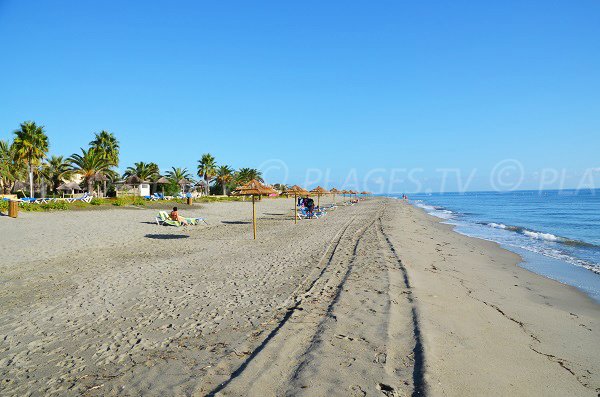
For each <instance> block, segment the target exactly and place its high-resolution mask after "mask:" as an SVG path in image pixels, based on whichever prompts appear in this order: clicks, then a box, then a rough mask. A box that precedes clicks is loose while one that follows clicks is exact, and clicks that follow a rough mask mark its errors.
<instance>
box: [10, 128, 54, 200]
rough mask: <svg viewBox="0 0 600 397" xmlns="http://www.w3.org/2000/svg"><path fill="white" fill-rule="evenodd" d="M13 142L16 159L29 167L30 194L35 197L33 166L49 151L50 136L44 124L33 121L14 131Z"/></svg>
mask: <svg viewBox="0 0 600 397" xmlns="http://www.w3.org/2000/svg"><path fill="white" fill-rule="evenodd" d="M14 134H15V140H14V142H13V145H14V146H15V148H14V156H15V158H14V159H15V161H17V162H20V161H22V162H25V163H26V164H27V166H28V167H29V195H30V197H33V167H34V166H36V165H39V164H40V162H41V160H42V159H43V158H44V157H46V153H47V152H48V136H47V135H46V133H45V132H44V127H43V126H38V125H37V124H36V123H35V122H33V121H26V122H24V123H21V128H20V129H18V130H16V131H15V132H14Z"/></svg>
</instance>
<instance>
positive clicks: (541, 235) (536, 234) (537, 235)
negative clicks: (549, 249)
mask: <svg viewBox="0 0 600 397" xmlns="http://www.w3.org/2000/svg"><path fill="white" fill-rule="evenodd" d="M481 224H482V225H486V226H489V227H491V228H494V229H503V230H508V231H511V232H515V233H519V234H522V235H523V236H527V237H530V238H532V239H535V240H544V241H549V242H554V243H561V244H566V245H570V246H574V247H590V248H600V247H598V246H597V245H595V244H591V243H588V242H585V241H580V240H573V239H570V238H567V237H561V236H556V235H554V234H552V233H545V232H540V231H536V230H530V229H527V228H524V227H520V226H509V225H505V224H503V223H496V222H490V223H481Z"/></svg>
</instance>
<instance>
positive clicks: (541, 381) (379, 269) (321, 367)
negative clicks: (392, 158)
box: [0, 199, 600, 396]
mask: <svg viewBox="0 0 600 397" xmlns="http://www.w3.org/2000/svg"><path fill="white" fill-rule="evenodd" d="M291 207H292V201H291V200H263V201H262V202H260V203H258V206H257V208H258V215H259V240H258V241H253V240H252V239H251V225H250V224H249V223H248V221H249V220H250V214H251V212H250V204H249V203H243V202H238V203H214V204H210V205H206V206H202V207H195V208H194V209H193V210H189V211H186V210H185V209H184V210H183V213H184V215H188V214H189V215H190V216H192V215H198V216H203V217H205V218H207V220H208V222H209V224H210V225H209V226H208V227H206V226H199V227H189V228H186V229H185V230H184V229H176V228H167V227H159V226H157V225H155V224H153V223H152V220H153V217H154V215H155V211H151V210H136V209H132V210H123V209H116V210H109V211H90V212H80V213H70V214H65V213H43V214H22V216H21V217H20V218H19V219H18V220H17V221H14V220H11V219H8V218H6V217H0V232H1V233H2V242H1V243H0V244H1V248H2V253H3V255H2V257H3V259H2V261H1V263H0V285H1V286H2V289H1V290H0V341H2V342H1V344H0V378H1V381H0V382H1V383H0V394H1V395H3V396H4V395H7V396H12V395H14V396H22V395H57V396H58V395H60V396H62V395H85V396H106V395H130V396H134V395H156V396H158V395H232V396H237V395H240V396H241V395H256V396H269V395H273V396H275V395H277V396H279V395H310V396H315V395H340V396H347V395H356V396H364V395H372V396H402V395H411V394H412V395H424V394H431V395H449V396H451V395H481V394H487V395H494V394H497V395H507V394H509V395H594V396H595V395H597V393H598V391H599V388H600V380H599V375H598V374H599V372H600V368H599V365H600V363H599V362H600V360H599V359H598V357H600V354H599V353H600V351H599V343H598V341H600V338H599V337H598V325H599V324H598V322H599V317H600V316H599V313H600V311H599V309H598V305H596V304H595V303H593V302H591V301H590V300H589V299H587V298H586V297H585V296H584V295H582V294H581V293H579V292H578V291H576V290H574V289H572V288H569V287H566V286H563V285H561V284H558V283H555V282H553V281H551V280H547V279H544V278H542V277H540V276H537V275H534V274H532V273H529V272H528V271H525V270H523V269H521V268H518V267H516V266H515V263H516V262H517V261H518V258H517V257H516V256H514V255H512V254H510V253H508V252H506V251H504V250H502V249H500V248H498V247H497V246H495V245H494V244H491V243H487V242H483V241H480V240H475V239H470V238H467V237H464V236H460V235H458V234H456V233H454V232H452V231H451V230H450V229H449V228H448V227H447V226H446V225H441V224H439V223H437V221H435V220H434V219H432V218H431V217H429V216H427V215H425V214H424V213H422V212H421V211H420V210H417V209H415V208H413V207H410V206H408V205H405V204H402V203H400V202H398V201H396V200H387V199H373V200H369V201H366V202H362V203H360V204H359V205H356V206H353V207H340V208H338V209H337V210H336V211H332V212H331V213H330V214H329V215H328V216H327V217H325V218H323V219H319V220H314V221H303V222H300V223H298V225H294V224H293V221H292V218H291V213H292V212H291V209H290V208H291Z"/></svg>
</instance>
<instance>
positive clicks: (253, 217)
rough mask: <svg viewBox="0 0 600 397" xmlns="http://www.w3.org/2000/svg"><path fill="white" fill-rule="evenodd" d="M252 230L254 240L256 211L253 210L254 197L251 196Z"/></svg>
mask: <svg viewBox="0 0 600 397" xmlns="http://www.w3.org/2000/svg"><path fill="white" fill-rule="evenodd" d="M252 230H253V231H254V239H255V240H256V211H255V209H254V195H252Z"/></svg>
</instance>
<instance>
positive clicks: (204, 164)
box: [198, 153, 217, 195]
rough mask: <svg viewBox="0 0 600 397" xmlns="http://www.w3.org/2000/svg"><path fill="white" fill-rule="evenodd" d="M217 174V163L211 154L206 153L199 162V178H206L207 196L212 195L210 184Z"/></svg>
mask: <svg viewBox="0 0 600 397" xmlns="http://www.w3.org/2000/svg"><path fill="white" fill-rule="evenodd" d="M216 173H217V162H216V161H215V158H214V157H213V156H212V155H211V154H210V153H204V154H203V155H202V158H200V160H198V176H199V177H201V178H204V182H205V186H204V189H205V192H206V195H208V194H209V193H210V189H209V183H210V179H211V178H213V177H214V176H215V175H216Z"/></svg>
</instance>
